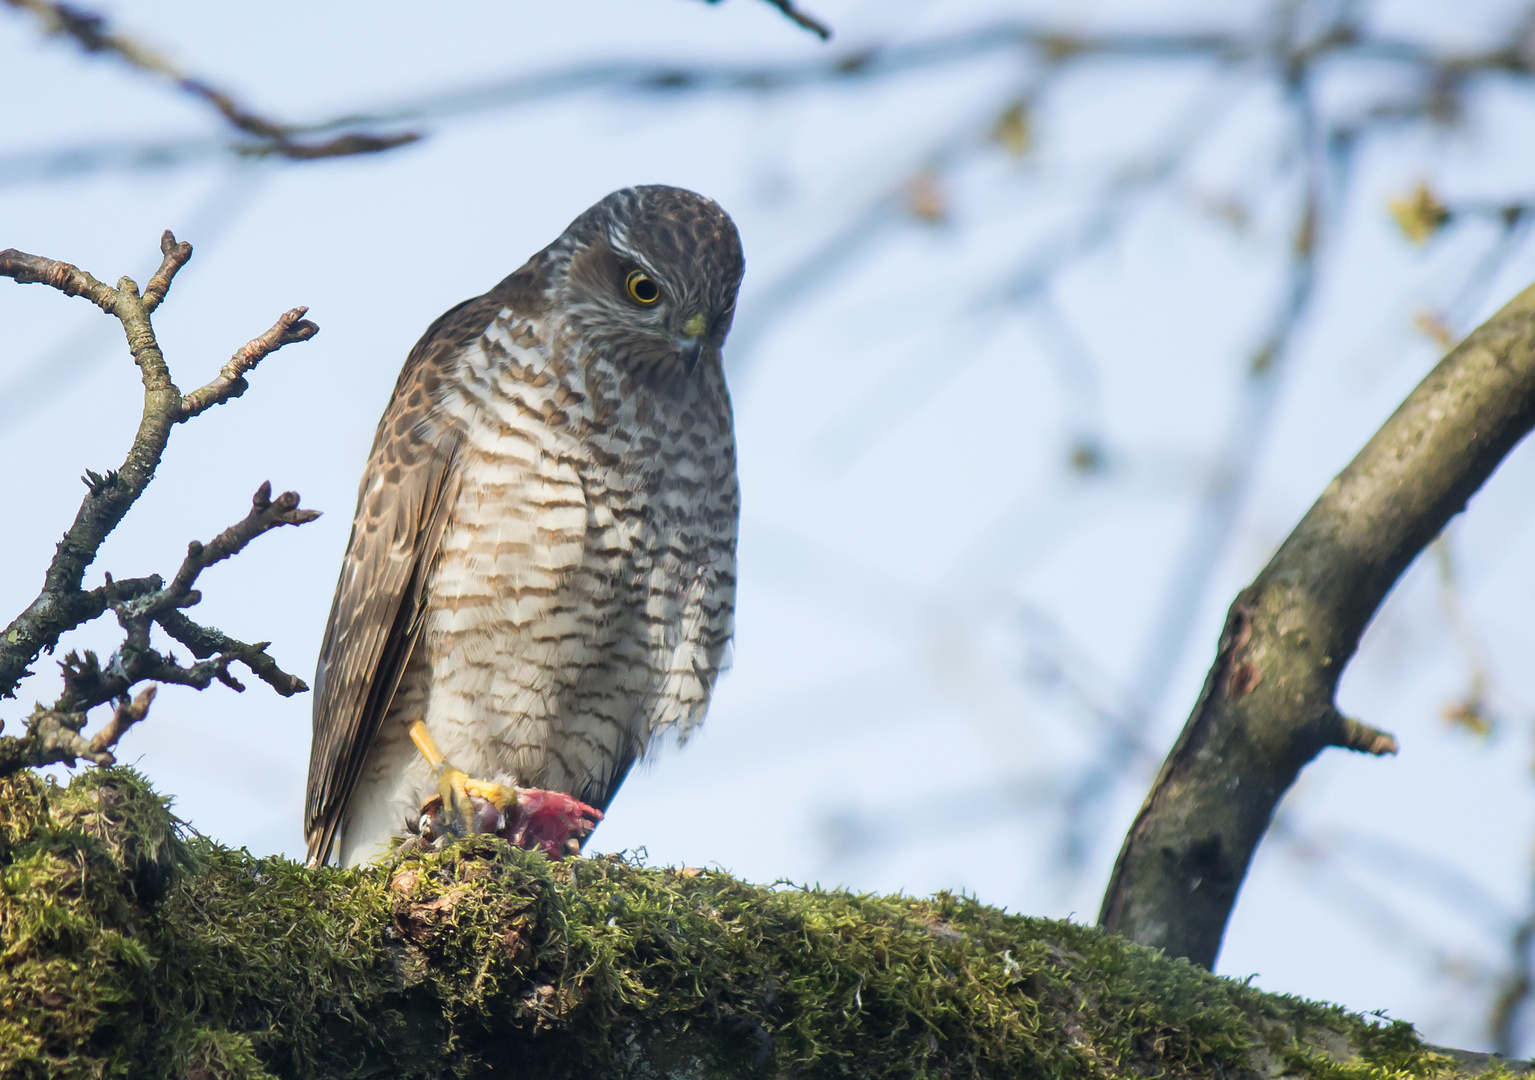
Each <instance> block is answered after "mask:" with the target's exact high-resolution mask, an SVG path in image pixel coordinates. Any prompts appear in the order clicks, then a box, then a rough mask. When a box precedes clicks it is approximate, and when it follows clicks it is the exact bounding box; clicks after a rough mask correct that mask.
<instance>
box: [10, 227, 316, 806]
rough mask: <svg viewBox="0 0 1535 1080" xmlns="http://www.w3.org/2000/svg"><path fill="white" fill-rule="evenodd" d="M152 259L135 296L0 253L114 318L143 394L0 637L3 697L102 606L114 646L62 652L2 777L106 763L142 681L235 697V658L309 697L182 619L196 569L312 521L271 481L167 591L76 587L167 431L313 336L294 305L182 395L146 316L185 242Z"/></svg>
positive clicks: (65, 268)
mask: <svg viewBox="0 0 1535 1080" xmlns="http://www.w3.org/2000/svg"><path fill="white" fill-rule="evenodd" d="M160 253H161V261H160V266H159V268H158V269H157V270H156V271H155V273H154V275H153V276H152V277H151V278H150V279H149V285H148V286H147V287H146V289H145V290H144V292H143V294H142V295H141V294H140V292H139V289H138V286H137V285H136V284H135V283H134V281H133V280H132V279H131V278H126V277H125V278H122V279H120V280H119V281H118V283H117V285H116V286H115V287H113V286H109V285H106V284H104V283H102V282H101V281H98V280H97V279H96V278H95V277H93V276H92V275H91V274H89V273H87V272H86V271H84V270H81V269H80V268H79V267H76V266H72V265H70V264H69V263H65V262H61V261H59V260H57V259H48V258H43V257H41V256H37V255H29V254H27V253H25V252H21V251H17V250H15V249H14V248H12V249H7V250H5V251H0V277H9V278H11V279H13V280H15V281H16V282H18V283H21V284H43V285H48V286H50V287H51V288H54V289H57V290H58V291H60V292H62V293H64V294H65V295H66V296H83V297H85V298H86V299H88V300H90V301H91V302H92V303H94V304H95V305H96V306H97V307H99V308H101V309H102V310H103V311H105V312H106V313H107V314H109V315H112V316H114V317H115V318H116V319H117V320H118V321H119V322H120V323H121V324H122V327H123V332H124V335H125V336H126V338H127V341H128V348H129V352H130V354H131V355H132V357H133V360H134V363H135V364H137V365H138V368H139V373H140V377H141V381H142V383H143V386H144V403H143V409H142V413H141V415H140V420H139V427H138V431H137V432H136V434H135V436H134V439H133V443H132V445H131V446H130V447H129V449H128V452H127V455H126V456H125V457H124V460H123V463H122V465H121V466H119V467H118V468H116V469H113V470H109V471H107V472H105V473H96V472H92V471H89V470H87V471H86V473H85V476H84V478H83V479H84V481H85V486H86V495H85V499H84V500H83V501H82V502H81V504H80V509H79V510H78V511H77V512H76V514H75V519H74V522H73V523H72V524H71V525H70V527H69V530H68V531H67V532H66V533H65V534H64V538H63V540H62V541H60V543H59V546H58V548H57V549H56V551H55V552H54V556H53V559H52V561H51V562H50V563H49V566H48V569H47V572H46V573H45V574H44V578H43V587H42V590H41V591H40V592H39V593H38V595H37V598H36V599H35V600H33V601H32V603H31V604H29V605H28V607H27V609H26V610H25V611H23V612H22V613H21V614H20V615H18V616H17V617H16V618H15V619H13V620H12V621H11V623H10V625H9V626H7V627H6V628H5V631H4V632H3V633H0V697H14V696H15V692H16V688H17V686H18V685H19V684H20V682H21V680H22V679H23V678H25V677H26V676H27V675H28V674H29V673H30V665H31V664H32V663H33V662H35V661H36V660H37V658H38V656H39V655H41V654H42V653H43V652H44V651H47V652H52V651H53V650H54V648H55V647H56V646H57V645H58V644H59V641H60V638H61V637H62V636H63V635H64V634H66V633H68V632H69V631H70V630H73V629H75V628H76V627H79V626H81V625H83V624H84V623H87V622H90V621H91V620H93V619H95V618H97V617H99V616H100V615H103V614H105V613H106V612H107V611H111V612H113V614H115V615H116V617H117V621H118V623H119V625H121V627H122V629H123V632H124V641H123V643H122V645H121V646H119V647H118V649H117V650H116V651H115V652H114V653H113V654H112V655H111V656H110V657H108V658H107V660H106V661H105V662H103V661H102V660H101V659H100V658H98V657H97V656H96V654H94V653H92V652H86V653H85V654H84V655H83V656H82V655H79V654H77V653H74V652H70V653H69V654H68V655H66V656H65V657H64V659H63V660H62V661H61V662H60V667H61V669H62V671H63V674H64V690H63V693H62V694H60V696H59V698H58V700H57V701H55V702H54V703H53V704H52V705H51V706H48V707H44V706H42V705H38V706H37V707H36V708H35V709H34V710H33V712H32V715H31V716H30V717H28V718H27V720H26V721H25V724H26V730H25V732H24V733H23V734H22V735H20V736H9V735H0V776H3V775H7V774H9V773H12V772H15V771H16V770H18V769H22V768H26V767H29V766H30V767H36V766H41V765H48V764H53V763H55V762H63V763H65V764H70V765H72V764H74V763H75V761H76V759H79V758H84V759H86V760H89V761H93V762H95V763H96V764H98V765H106V764H111V763H112V762H113V760H114V758H113V753H112V750H113V748H114V747H115V746H116V744H117V741H118V740H119V739H120V738H122V736H123V734H125V733H126V732H127V731H128V729H129V728H130V727H132V726H133V725H134V724H136V723H138V722H140V721H141V720H143V719H144V717H145V715H146V714H147V712H148V710H149V705H150V702H151V701H152V700H153V698H154V693H153V689H152V688H149V689H147V690H145V691H141V692H140V693H138V694H134V693H133V691H134V690H135V688H137V687H138V686H139V684H140V683H144V682H169V683H178V684H181V685H184V686H192V687H196V688H198V689H202V688H205V687H207V686H209V685H211V684H212V683H213V682H215V681H217V682H220V683H223V684H224V685H226V686H229V687H232V688H233V689H236V690H243V689H244V687H243V686H242V685H241V683H240V681H239V680H238V678H236V677H235V675H234V674H233V673H232V672H231V670H230V665H231V664H234V663H236V662H239V663H241V664H243V665H244V666H246V667H247V668H249V669H250V670H251V671H252V672H254V673H255V675H256V676H257V677H258V678H260V679H262V680H263V681H264V682H266V683H268V684H269V685H270V686H272V687H273V688H274V689H276V690H277V691H278V693H280V694H283V695H285V696H286V695H291V694H294V693H298V692H300V691H303V690H307V689H308V687H306V686H305V685H304V683H303V680H301V679H298V678H296V677H295V676H293V675H289V674H288V673H286V672H284V671H283V670H282V669H281V668H279V667H278V666H277V664H276V662H275V661H274V660H273V659H272V658H271V657H270V656H268V655H267V653H266V648H267V643H266V642H259V643H256V644H247V643H245V642H243V641H239V640H237V639H235V638H232V637H229V636H228V635H226V634H223V633H222V632H220V631H218V630H215V629H213V628H211V627H204V626H200V625H198V624H197V623H195V622H193V621H192V620H191V619H190V618H188V617H187V615H186V614H185V613H184V609H186V608H189V607H192V606H194V605H195V604H197V603H198V601H199V600H201V598H202V596H201V594H200V593H199V592H198V591H197V590H196V588H194V586H195V584H196V582H197V578H198V575H199V574H201V573H202V571H203V570H205V569H206V568H207V567H209V566H211V565H213V564H214V563H216V562H220V561H222V560H224V559H227V558H230V557H231V556H233V555H236V554H238V553H239V552H240V551H241V550H243V549H244V547H245V546H246V545H247V544H249V543H250V542H251V541H253V540H255V539H256V537H258V536H261V535H262V534H264V533H266V532H270V531H271V530H272V529H275V528H279V527H280V526H283V525H301V524H303V523H304V522H307V521H312V520H314V519H315V518H316V517H318V516H319V515H318V514H317V513H316V512H315V511H313V510H307V509H300V508H299V505H298V504H299V497H298V495H297V494H296V493H294V492H291V491H290V492H286V493H284V494H282V495H279V496H278V497H277V498H276V499H273V498H272V489H271V485H270V484H262V485H261V487H260V489H259V490H257V492H256V494H255V497H254V499H253V500H252V504H251V510H250V513H249V514H247V515H246V517H245V518H244V519H243V520H242V521H240V522H239V523H237V524H235V525H233V526H231V527H230V528H228V529H226V530H224V531H223V532H222V533H220V534H219V535H218V536H217V537H215V538H214V539H213V540H212V541H211V542H209V543H208V544H206V545H204V544H201V543H198V542H197V541H193V542H192V544H191V545H189V547H188V550H187V557H186V559H185V560H184V561H183V562H182V565H181V567H180V569H179V570H178V571H177V572H176V574H175V575H174V576H173V577H172V579H171V581H170V583H169V584H167V583H165V581H164V580H163V579H161V578H160V577H159V576H158V575H151V576H148V577H142V578H132V579H127V580H123V581H115V580H113V578H112V576H111V575H110V574H107V575H106V580H105V582H104V583H103V584H102V585H100V586H99V587H97V588H94V589H86V588H84V580H85V571H86V568H87V567H89V566H90V564H91V563H92V562H94V561H95V559H96V555H97V553H98V551H99V550H100V548H101V545H102V543H103V542H104V541H105V540H106V538H107V536H108V535H109V534H110V533H111V532H112V530H113V529H114V528H116V527H117V525H118V524H119V523H120V522H121V521H122V519H123V516H124V515H125V514H126V513H127V512H128V510H129V509H130V508H131V507H132V506H133V504H134V503H135V502H136V501H137V500H138V498H139V496H140V495H142V494H143V493H144V490H145V488H147V487H148V486H149V483H150V481H151V480H153V479H154V475H155V469H156V468H157V467H158V466H159V463H160V459H161V456H162V455H163V454H164V452H165V447H166V444H167V442H168V441H169V439H170V433H171V430H172V428H174V427H175V425H176V424H179V423H183V422H185V421H187V420H189V419H191V418H192V417H195V416H197V415H199V414H200V413H202V412H204V411H206V410H207V409H209V408H210V407H212V406H213V405H216V404H219V403H220V402H223V401H227V400H229V399H231V398H234V397H238V396H239V395H240V394H242V393H244V391H245V389H246V385H247V384H246V381H245V376H246V375H247V374H248V373H249V372H250V371H251V370H252V369H253V368H255V366H256V365H257V364H259V363H260V362H261V361H262V360H263V359H265V358H266V357H267V356H268V355H270V354H271V353H273V352H276V351H277V350H278V349H280V348H282V347H283V346H285V345H290V344H293V343H295V342H300V341H307V340H308V339H309V338H311V337H313V336H314V335H315V333H317V332H318V329H319V328H318V327H317V326H315V324H314V323H312V322H310V321H309V320H307V319H305V318H304V317H303V316H304V314H305V311H306V309H305V308H294V309H292V310H291V311H288V312H286V313H285V314H284V315H283V316H282V317H281V318H279V319H278V321H277V323H276V324H275V325H274V326H273V327H272V328H271V329H269V330H267V331H266V332H265V333H263V334H261V335H260V336H259V337H257V338H255V339H254V340H252V341H251V342H249V343H248V344H246V345H245V346H243V347H242V348H241V349H239V350H238V351H237V352H236V353H235V354H234V357H233V358H232V359H231V360H230V361H229V363H227V364H225V365H224V368H223V370H222V371H221V372H220V373H219V375H218V376H217V377H216V378H214V379H213V380H212V381H211V382H209V383H208V384H207V385H206V386H203V387H201V388H200V389H198V390H195V391H193V392H191V393H189V394H185V395H183V394H182V393H181V392H180V390H178V389H177V387H176V384H175V382H174V381H172V379H171V372H170V368H169V365H168V364H167V363H166V360H165V356H164V354H163V353H162V352H161V350H160V346H159V343H158V341H157V340H156V338H155V332H154V326H153V324H152V322H151V319H150V316H151V314H152V313H153V312H154V311H155V309H156V308H157V307H158V306H159V305H160V303H161V302H162V301H163V300H164V299H165V296H166V294H167V292H168V291H169V290H170V288H171V284H172V282H173V281H174V280H175V277H176V273H177V272H178V271H179V270H180V269H181V267H183V266H185V265H186V263H187V261H188V260H189V259H190V258H191V257H192V246H191V245H190V244H187V243H183V242H178V241H177V240H176V238H175V236H173V235H172V234H171V233H170V232H169V231H167V232H166V233H165V234H164V235H163V236H162V237H161V241H160ZM156 625H158V626H160V627H161V628H162V629H163V630H165V631H166V632H167V633H168V634H169V635H170V636H171V637H172V638H173V639H175V640H176V641H178V642H180V643H181V644H183V645H185V646H186V647H187V648H189V649H191V650H192V653H193V656H194V657H195V658H196V661H195V662H194V663H190V664H182V663H180V662H178V661H177V660H176V658H175V657H174V656H173V655H171V654H170V653H162V652H160V651H159V650H157V649H155V648H154V647H153V646H152V644H151V640H150V637H151V631H152V629H153V627H154V626H156ZM108 703H114V711H113V715H112V718H111V719H110V720H109V721H107V723H106V725H105V726H104V727H103V728H102V729H101V730H100V731H98V732H97V733H96V734H95V735H94V736H91V737H86V736H85V735H84V734H83V732H84V729H85V726H86V723H87V720H88V714H89V713H90V710H92V709H94V708H96V707H97V706H100V705H105V704H108Z"/></svg>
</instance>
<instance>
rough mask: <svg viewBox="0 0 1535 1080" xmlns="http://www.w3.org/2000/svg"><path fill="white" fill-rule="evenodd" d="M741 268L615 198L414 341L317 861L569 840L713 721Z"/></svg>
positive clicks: (387, 425)
mask: <svg viewBox="0 0 1535 1080" xmlns="http://www.w3.org/2000/svg"><path fill="white" fill-rule="evenodd" d="M744 265H745V264H744V261H743V258H742V253H741V242H740V237H739V235H738V234H737V232H736V228H735V224H734V223H733V222H732V221H731V220H730V217H729V216H728V215H727V214H726V213H725V212H724V211H723V210H722V209H720V207H719V206H718V205H717V204H715V203H714V202H712V201H711V200H709V199H705V198H703V197H702V196H699V195H695V194H693V193H692V192H689V191H684V190H681V189H679V188H673V187H663V186H646V187H635V188H627V189H624V190H622V191H617V192H614V193H613V194H611V195H609V196H608V197H607V198H605V199H603V200H602V201H601V202H599V203H597V204H596V205H595V206H593V207H591V208H590V209H589V210H587V211H586V212H585V213H583V214H582V215H581V216H580V217H578V218H576V220H575V221H574V222H572V223H571V225H570V227H569V228H567V229H566V230H565V232H564V233H563V234H561V235H560V237H559V238H558V239H557V240H555V241H554V243H552V244H550V245H549V246H548V247H546V248H545V249H544V250H542V251H540V252H539V253H538V254H536V255H534V256H533V257H532V258H531V259H529V260H528V262H527V263H526V264H525V265H524V266H523V267H522V268H521V269H519V270H517V271H516V272H515V273H513V274H512V275H511V276H509V277H507V278H506V279H505V280H503V281H502V282H501V283H500V284H498V285H496V286H495V287H494V288H492V289H491V290H490V291H489V292H487V293H485V294H484V295H483V296H478V297H475V298H474V299H472V300H467V301H465V302H464V303H462V304H459V305H458V306H457V307H455V308H453V309H451V310H450V311H448V312H447V313H446V314H444V315H443V316H442V317H441V318H439V319H438V320H437V321H436V322H434V323H433V324H432V325H431V327H430V328H429V329H428V330H427V332H426V334H425V335H424V336H423V337H422V338H421V340H420V341H419V342H418V343H417V344H416V346H415V348H414V349H412V350H411V352H410V355H409V357H408V358H407V359H406V361H405V366H404V369H403V370H402V371H401V372H400V378H399V381H398V382H397V383H396V385H395V389H394V395H393V397H392V398H391V399H390V401H389V405H388V407H387V408H386V409H385V410H384V415H383V418H382V420H381V421H380V422H379V426H378V433H377V435H376V436H375V437H374V441H373V449H372V452H371V453H370V455H369V457H368V465H367V470H366V471H365V472H364V474H363V478H362V483H361V485H360V487H359V491H358V498H357V512H356V516H355V518H354V520H353V525H352V535H351V540H350V541H349V542H348V545H347V553H346V561H345V562H344V563H343V565H342V568H341V578H340V581H339V582H338V583H337V585H336V596H335V600H334V602H333V604H332V606H331V613H330V623H329V625H328V626H327V628H326V631H325V638H324V644H323V646H322V648H321V652H320V660H319V666H318V671H317V672H316V675H315V703H314V743H313V747H312V750H311V755H310V761H309V788H308V796H307V800H306V810H305V826H306V833H307V836H308V842H309V860H310V864H311V865H320V864H323V863H325V862H327V861H328V860H332V859H334V860H335V861H337V862H339V863H340V864H341V865H344V866H350V865H355V864H356V863H359V862H362V861H366V860H367V859H369V858H372V857H373V856H375V855H377V854H381V853H383V852H384V851H385V850H386V848H387V845H388V842H389V840H390V839H391V838H392V837H394V836H398V835H402V833H403V831H404V826H405V824H406V823H409V822H417V821H419V822H421V824H422V826H423V827H428V826H430V824H431V822H432V821H436V822H437V823H438V824H439V825H440V824H442V823H444V822H445V823H446V825H447V827H448V829H449V831H451V832H454V833H462V832H465V831H497V832H500V833H501V834H502V835H505V836H508V837H509V838H511V839H513V840H515V841H520V842H522V843H523V844H524V846H529V847H532V846H538V847H541V848H542V849H543V850H545V851H547V852H550V853H552V854H556V855H558V854H561V853H563V851H564V850H577V849H578V848H579V844H580V842H581V840H582V838H583V837H584V835H585V832H586V831H587V830H589V829H590V827H591V825H592V821H591V819H592V818H599V817H601V813H600V811H601V810H602V809H604V808H605V807H606V806H607V804H608V801H609V800H610V799H611V798H612V797H613V794H614V792H615V790H616V789H617V788H618V785H619V784H620V783H622V782H623V779H624V776H625V774H627V773H628V771H629V769H630V767H631V766H632V765H633V764H634V763H635V761H636V760H638V759H639V758H640V757H641V756H642V755H643V754H644V753H645V752H646V749H647V748H648V747H650V746H651V745H653V744H654V743H655V742H656V740H657V739H658V738H659V737H660V736H662V735H663V734H665V733H668V732H675V733H676V734H677V735H679V736H681V737H685V736H686V735H687V734H688V732H689V731H690V729H692V728H693V726H694V725H696V724H697V723H698V722H699V721H700V720H701V719H702V718H703V715H704V712H705V710H706V708H707V707H708V704H709V697H710V694H711V693H712V691H713V688H714V683H715V678H716V676H717V675H718V674H719V671H720V667H721V664H722V663H723V661H724V656H725V651H726V646H727V644H728V642H729V639H730V633H731V627H732V619H733V615H734V607H735V548H736V524H737V518H738V516H739V494H738V490H737V487H736V463H735V441H734V434H733V429H732V421H731V411H730V398H729V396H728V394H727V392H726V388H725V376H724V370H723V367H722V363H721V357H720V349H721V346H722V345H723V343H724V340H725V335H726V333H727V332H728V331H729V329H730V323H731V319H732V317H733V315H734V312H735V303H736V290H737V288H738V286H739V285H740V281H741V274H742V271H743V269H744ZM418 749H419V753H418ZM449 762H451V764H449ZM438 799H440V800H441V803H440V804H439V803H438V802H437V800H438ZM424 807H425V808H426V809H425V810H423V808H424ZM433 807H435V809H433ZM433 815H436V817H433Z"/></svg>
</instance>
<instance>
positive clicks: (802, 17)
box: [704, 0, 831, 41]
mask: <svg viewBox="0 0 1535 1080" xmlns="http://www.w3.org/2000/svg"><path fill="white" fill-rule="evenodd" d="M704 2H705V3H709V4H717V3H719V2H720V0H704ZM765 2H766V3H768V4H771V5H772V6H773V7H775V8H777V9H778V10H779V11H781V12H783V13H784V15H785V16H786V17H787V18H788V19H789V20H790V21H791V22H793V23H794V25H795V26H798V27H800V28H802V29H805V30H809V31H810V32H811V33H812V34H814V35H815V36H816V37H818V38H820V39H821V40H822V41H829V40H830V39H831V27H829V26H827V25H826V24H825V23H823V22H822V21H821V20H820V19H817V18H816V17H815V16H813V15H807V14H806V13H805V12H803V11H801V10H799V8H797V7H795V6H794V5H793V4H792V3H791V2H790V0H765Z"/></svg>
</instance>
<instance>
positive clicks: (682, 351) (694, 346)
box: [672, 337, 704, 375]
mask: <svg viewBox="0 0 1535 1080" xmlns="http://www.w3.org/2000/svg"><path fill="white" fill-rule="evenodd" d="M672 341H673V344H675V345H676V346H677V355H678V356H679V357H680V358H681V360H682V366H683V368H684V369H686V371H687V373H688V374H689V375H691V374H693V369H694V368H696V367H697V366H698V359H699V357H701V356H703V354H704V339H703V338H701V337H686V338H673V339H672Z"/></svg>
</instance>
